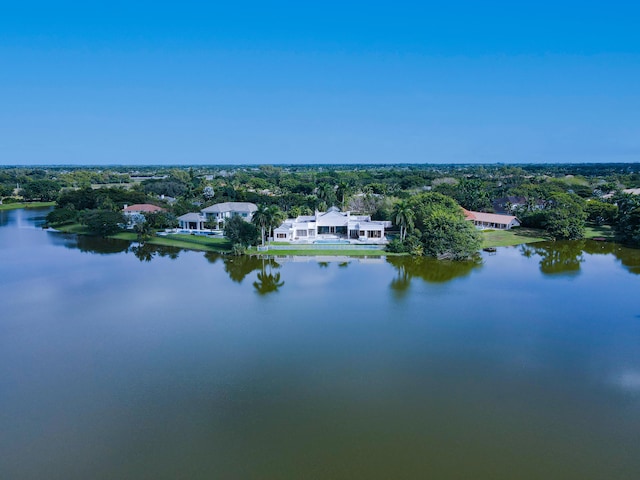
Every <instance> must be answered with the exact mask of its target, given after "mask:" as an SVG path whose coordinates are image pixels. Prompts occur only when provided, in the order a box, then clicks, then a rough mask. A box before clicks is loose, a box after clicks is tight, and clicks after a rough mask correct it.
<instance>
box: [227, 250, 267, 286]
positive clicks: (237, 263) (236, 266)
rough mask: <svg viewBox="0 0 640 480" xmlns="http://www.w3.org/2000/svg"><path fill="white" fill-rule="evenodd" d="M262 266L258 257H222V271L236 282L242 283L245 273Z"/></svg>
mask: <svg viewBox="0 0 640 480" xmlns="http://www.w3.org/2000/svg"><path fill="white" fill-rule="evenodd" d="M261 268H262V262H261V261H260V259H259V258H258V257H253V256H250V255H238V256H235V255H228V256H225V257H224V271H225V272H227V274H228V275H229V278H230V279H231V280H233V281H234V282H236V283H242V281H243V280H244V279H245V277H246V276H247V275H249V274H250V273H251V272H253V271H255V270H260V269H261Z"/></svg>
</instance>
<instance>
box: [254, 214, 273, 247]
mask: <svg viewBox="0 0 640 480" xmlns="http://www.w3.org/2000/svg"><path fill="white" fill-rule="evenodd" d="M270 219H271V217H270V212H269V209H268V208H267V206H266V205H258V209H257V210H256V211H255V212H253V217H252V218H251V223H253V224H254V225H255V226H257V227H259V228H260V238H261V239H262V246H263V247H264V231H265V229H266V228H267V227H268V226H269V221H270Z"/></svg>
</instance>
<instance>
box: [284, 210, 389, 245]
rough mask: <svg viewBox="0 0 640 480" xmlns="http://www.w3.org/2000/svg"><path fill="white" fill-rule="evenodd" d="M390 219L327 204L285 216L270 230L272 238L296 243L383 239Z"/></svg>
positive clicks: (380, 240)
mask: <svg viewBox="0 0 640 480" xmlns="http://www.w3.org/2000/svg"><path fill="white" fill-rule="evenodd" d="M390 226H391V222H387V221H375V220H371V217H370V216H369V215H352V214H351V212H341V211H340V210H339V209H338V208H337V207H331V208H330V209H329V210H327V211H326V212H319V211H317V210H316V212H315V213H314V214H313V215H300V216H299V217H296V218H288V219H287V220H285V221H284V222H283V223H282V224H281V225H280V226H279V227H278V228H276V229H275V230H274V232H273V234H274V240H276V241H281V242H282V241H286V242H299V243H313V242H317V241H320V242H322V241H323V240H324V241H339V240H342V241H351V242H353V243H386V242H387V239H386V238H385V235H384V229H385V228H389V227H390Z"/></svg>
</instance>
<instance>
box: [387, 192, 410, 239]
mask: <svg viewBox="0 0 640 480" xmlns="http://www.w3.org/2000/svg"><path fill="white" fill-rule="evenodd" d="M392 215H393V221H394V223H395V224H396V225H398V226H399V227H400V241H404V239H405V237H406V236H407V228H413V219H414V217H415V215H414V213H413V210H412V209H411V206H410V205H409V203H408V202H407V201H406V200H400V201H399V202H398V203H396V204H395V205H394V206H393V213H392Z"/></svg>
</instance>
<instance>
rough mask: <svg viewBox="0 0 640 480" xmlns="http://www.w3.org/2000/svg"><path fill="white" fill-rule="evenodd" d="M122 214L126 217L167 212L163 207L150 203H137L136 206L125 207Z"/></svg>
mask: <svg viewBox="0 0 640 480" xmlns="http://www.w3.org/2000/svg"><path fill="white" fill-rule="evenodd" d="M122 212H123V213H124V214H125V215H136V214H142V215H144V214H145V213H158V212H166V210H165V209H164V208H162V207H159V206H157V205H152V204H150V203H136V204H135V205H125V206H124V208H123V209H122Z"/></svg>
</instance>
